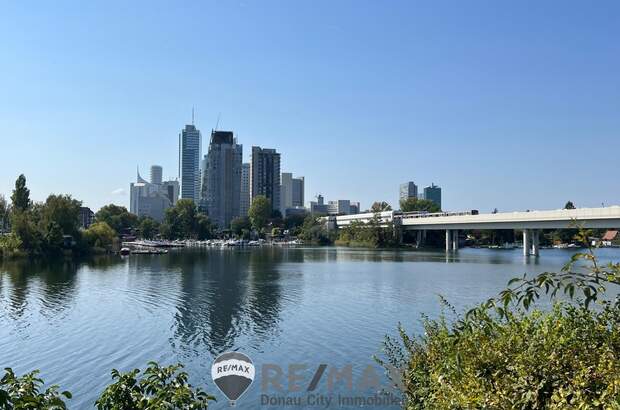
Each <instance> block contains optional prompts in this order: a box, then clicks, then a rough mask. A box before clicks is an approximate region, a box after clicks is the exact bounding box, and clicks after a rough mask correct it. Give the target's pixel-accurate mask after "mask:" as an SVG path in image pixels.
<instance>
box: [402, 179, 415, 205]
mask: <svg viewBox="0 0 620 410" xmlns="http://www.w3.org/2000/svg"><path fill="white" fill-rule="evenodd" d="M409 198H416V199H417V198H418V186H417V185H416V184H414V183H413V181H409V182H405V183H404V184H400V198H399V199H400V200H401V201H406V200H407V199H409Z"/></svg>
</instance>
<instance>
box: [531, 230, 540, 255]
mask: <svg viewBox="0 0 620 410" xmlns="http://www.w3.org/2000/svg"><path fill="white" fill-rule="evenodd" d="M531 236H532V255H534V256H538V255H540V230H538V229H534V230H532V231H531Z"/></svg>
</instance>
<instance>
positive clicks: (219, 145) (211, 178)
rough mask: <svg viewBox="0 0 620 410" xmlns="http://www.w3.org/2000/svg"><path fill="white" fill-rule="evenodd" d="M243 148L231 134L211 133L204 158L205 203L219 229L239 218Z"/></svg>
mask: <svg viewBox="0 0 620 410" xmlns="http://www.w3.org/2000/svg"><path fill="white" fill-rule="evenodd" d="M242 155H243V147H242V146H241V145H239V144H237V141H236V139H235V138H234V136H233V133H232V132H230V131H211V141H210V143H209V151H208V153H207V155H205V161H204V164H205V169H204V170H203V179H202V196H203V197H202V199H203V201H204V204H205V206H206V209H207V213H208V214H209V218H211V220H212V221H213V222H214V223H215V224H217V226H218V227H219V228H220V229H227V228H228V227H229V225H230V221H231V220H232V219H233V218H236V217H238V216H239V214H240V209H239V208H240V195H241V169H242V167H241V162H242Z"/></svg>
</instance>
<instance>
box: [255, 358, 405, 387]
mask: <svg viewBox="0 0 620 410" xmlns="http://www.w3.org/2000/svg"><path fill="white" fill-rule="evenodd" d="M309 369H310V367H309V366H308V365H306V364H289V365H288V367H287V368H286V372H285V371H284V369H283V368H282V366H279V365H277V364H270V363H267V364H263V365H262V367H261V390H262V391H263V392H267V391H269V390H270V389H273V390H276V391H280V392H282V391H288V392H300V391H308V392H311V391H314V390H316V388H317V387H318V386H319V384H320V383H321V381H322V380H325V383H326V384H327V391H329V392H332V391H334V388H335V387H338V386H342V385H344V386H345V388H346V389H348V390H350V391H353V390H357V391H365V390H367V389H374V390H380V389H390V388H393V387H396V388H398V387H401V386H400V385H401V384H402V376H401V373H400V371H399V370H398V369H396V368H395V367H389V368H388V369H387V373H388V378H389V380H388V382H385V378H384V377H382V376H383V372H384V370H385V369H383V368H381V369H380V370H378V369H377V368H376V366H372V365H367V366H366V367H364V368H363V369H362V371H361V372H360V373H359V375H357V377H354V372H353V365H352V364H348V365H345V366H343V367H341V368H338V367H336V366H328V365H327V364H320V365H319V366H318V367H317V368H316V370H315V371H314V374H313V376H312V377H311V378H308V377H307V374H308V370H309ZM382 381H383V382H382ZM386 383H387V384H386Z"/></svg>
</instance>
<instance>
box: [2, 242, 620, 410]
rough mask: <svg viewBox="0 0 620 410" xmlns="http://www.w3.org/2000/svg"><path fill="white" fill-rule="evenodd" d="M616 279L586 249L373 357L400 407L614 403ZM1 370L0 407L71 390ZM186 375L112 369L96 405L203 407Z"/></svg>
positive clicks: (62, 397)
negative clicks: (555, 269)
mask: <svg viewBox="0 0 620 410" xmlns="http://www.w3.org/2000/svg"><path fill="white" fill-rule="evenodd" d="M589 235H591V232H589V231H585V230H580V231H579V233H578V235H577V236H578V239H580V240H582V241H583V240H585V239H586V238H588V237H589ZM619 286H620V263H608V264H604V265H603V264H601V263H599V261H598V260H597V258H596V256H595V253H594V251H593V249H592V248H588V251H586V252H582V253H577V254H575V255H573V256H572V257H571V259H570V260H569V262H568V263H567V264H566V265H565V266H564V267H563V268H562V270H561V271H560V272H543V273H541V274H539V275H537V276H533V277H526V276H525V275H524V276H523V277H518V278H514V279H512V280H510V281H509V282H508V284H507V286H506V288H505V289H504V290H503V291H501V292H499V293H498V294H497V296H495V297H492V298H490V299H488V300H486V301H483V302H481V303H480V304H478V305H476V306H474V307H473V308H472V309H470V310H468V311H466V312H463V313H461V312H457V311H456V310H455V308H454V307H452V306H451V305H450V303H449V301H447V300H446V299H444V298H441V297H440V302H441V304H442V305H443V308H444V309H443V311H444V313H443V314H442V315H441V316H440V317H439V318H438V319H430V318H428V317H426V316H422V319H423V323H424V333H423V334H419V335H411V336H410V335H408V334H407V333H406V331H405V330H404V327H403V326H402V325H399V328H398V333H397V336H386V339H385V342H384V344H383V349H382V353H381V355H380V356H376V357H375V360H376V361H377V362H378V363H379V364H380V365H382V366H384V368H385V374H386V376H387V377H388V378H389V380H390V381H391V382H392V383H393V386H394V387H395V388H396V389H397V390H398V391H400V399H401V403H402V408H403V409H405V410H414V409H416V410H417V409H445V408H461V409H468V408H525V409H538V408H540V409H542V408H548V409H566V408H583V409H585V408H588V409H589V408H596V409H618V408H620V297H619V296H615V297H610V296H609V294H608V293H607V291H608V290H609V291H611V293H610V294H612V295H613V294H616V293H615V292H614V291H617V290H618V287H619ZM547 301H548V302H549V305H545V303H547ZM538 302H542V304H539V303H538ZM545 306H550V307H545ZM395 369H396V371H395ZM5 372H6V373H5V375H4V377H3V378H2V379H1V380H0V408H32V409H47V408H59V409H65V408H67V405H66V404H65V401H68V400H71V398H72V395H71V393H70V392H64V391H63V392H60V389H59V387H58V386H51V387H49V388H46V389H45V390H44V386H47V385H45V383H44V382H43V380H42V379H40V378H39V376H38V371H37V370H35V371H33V372H30V373H26V374H24V375H22V376H17V375H16V374H15V373H14V372H13V370H11V369H10V368H6V369H5ZM188 377H189V376H188V375H187V373H185V372H183V371H182V365H180V364H177V365H172V366H168V367H163V366H160V365H159V364H157V363H155V362H150V363H148V367H147V369H146V370H144V371H140V370H137V369H136V370H133V371H129V372H126V373H121V372H119V371H117V370H112V384H110V385H109V386H107V387H105V388H104V389H103V392H102V393H101V395H100V396H99V398H98V399H97V400H96V401H95V403H94V407H96V408H97V409H99V410H107V409H151V408H153V409H155V408H162V406H163V403H166V406H165V407H166V408H171V409H188V408H196V409H206V408H207V407H208V405H209V403H210V402H211V401H212V400H214V399H215V398H214V397H213V396H211V395H209V394H207V393H206V392H204V391H202V390H201V389H199V388H195V387H192V386H191V385H189V384H188V383H187V380H188Z"/></svg>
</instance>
